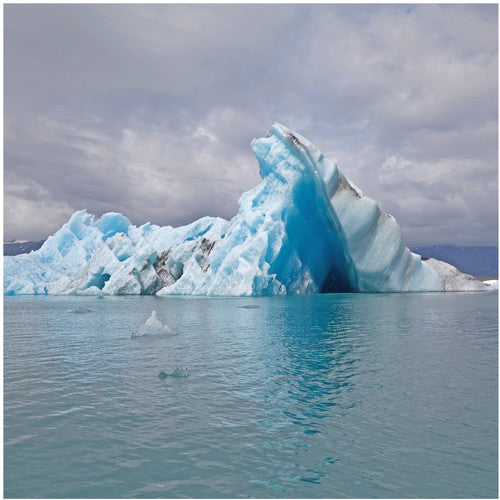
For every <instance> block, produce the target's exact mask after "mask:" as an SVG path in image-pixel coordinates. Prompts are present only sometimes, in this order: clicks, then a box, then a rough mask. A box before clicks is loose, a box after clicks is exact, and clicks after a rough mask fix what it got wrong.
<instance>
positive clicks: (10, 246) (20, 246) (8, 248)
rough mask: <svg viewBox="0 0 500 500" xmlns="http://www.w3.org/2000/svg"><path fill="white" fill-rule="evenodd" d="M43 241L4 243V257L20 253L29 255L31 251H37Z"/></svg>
mask: <svg viewBox="0 0 500 500" xmlns="http://www.w3.org/2000/svg"><path fill="white" fill-rule="evenodd" d="M44 242H45V240H42V241H5V242H4V244H3V254H4V255H18V254H20V253H29V252H31V251H32V250H38V249H39V248H40V247H41V246H42V245H43V244H44Z"/></svg>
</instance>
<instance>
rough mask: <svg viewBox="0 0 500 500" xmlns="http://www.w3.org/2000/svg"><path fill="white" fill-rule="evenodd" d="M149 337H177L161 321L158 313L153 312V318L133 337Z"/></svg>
mask: <svg viewBox="0 0 500 500" xmlns="http://www.w3.org/2000/svg"><path fill="white" fill-rule="evenodd" d="M149 335H176V333H175V332H174V331H173V330H172V329H171V328H169V326H168V325H166V324H164V323H163V322H162V321H160V320H159V319H158V317H157V315H156V311H152V312H151V316H150V317H149V318H148V319H147V320H146V322H145V323H144V324H143V325H142V326H141V327H140V328H139V331H138V332H136V333H134V334H132V337H144V336H149Z"/></svg>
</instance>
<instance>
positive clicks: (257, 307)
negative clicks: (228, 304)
mask: <svg viewBox="0 0 500 500" xmlns="http://www.w3.org/2000/svg"><path fill="white" fill-rule="evenodd" d="M238 309H260V306H256V305H250V304H248V305H245V306H238Z"/></svg>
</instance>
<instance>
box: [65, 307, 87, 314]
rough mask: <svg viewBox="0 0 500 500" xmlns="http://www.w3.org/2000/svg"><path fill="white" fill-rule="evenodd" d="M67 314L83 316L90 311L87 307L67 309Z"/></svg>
mask: <svg viewBox="0 0 500 500" xmlns="http://www.w3.org/2000/svg"><path fill="white" fill-rule="evenodd" d="M68 312H70V313H73V314H85V313H89V312H92V309H89V308H88V307H74V308H73V309H69V310H68Z"/></svg>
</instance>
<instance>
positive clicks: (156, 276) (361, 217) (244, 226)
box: [4, 124, 487, 295]
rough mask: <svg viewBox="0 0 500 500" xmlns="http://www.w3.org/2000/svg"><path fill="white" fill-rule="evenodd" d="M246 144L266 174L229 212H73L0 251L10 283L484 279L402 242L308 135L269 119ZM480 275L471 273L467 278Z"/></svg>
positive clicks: (405, 287)
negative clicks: (196, 216)
mask: <svg viewBox="0 0 500 500" xmlns="http://www.w3.org/2000/svg"><path fill="white" fill-rule="evenodd" d="M251 146H252V149H253V151H254V154H255V156H256V157H257V160H258V162H259V165H260V174H261V177H262V182H261V183H260V184H259V185H258V186H256V187H255V188H253V189H251V190H250V191H248V192H246V193H244V194H243V195H242V196H241V198H240V200H239V203H238V213H237V214H236V215H235V217H233V219H232V220H231V221H226V220H224V219H220V218H213V217H204V218H202V219H200V220H198V221H195V222H193V223H192V224H189V225H187V226H183V227H178V228H172V227H170V226H167V227H158V226H155V225H151V224H149V223H147V224H144V225H143V226H140V227H136V226H134V225H132V224H131V222H130V221H129V220H128V219H127V218H126V217H125V216H123V215H121V214H116V213H108V214H105V215H103V216H102V217H101V218H100V219H97V220H95V219H94V216H92V215H90V214H88V213H87V212H86V211H85V210H82V211H79V212H76V213H75V214H74V215H73V216H72V217H71V219H70V220H69V221H68V222H67V223H66V224H64V226H63V227H62V228H61V229H60V230H59V231H57V232H56V233H55V234H54V235H53V236H51V237H50V238H49V239H48V240H47V241H46V242H45V243H44V245H43V246H42V247H41V248H40V249H39V250H38V251H36V252H32V253H30V254H24V255H17V256H13V257H5V260H4V263H5V264H4V292H5V293H7V294H44V293H45V294H157V295H169V294H196V295H275V294H294V293H295V294H297V293H298V294H305V293H318V292H349V291H360V292H403V291H443V290H461V289H463V287H464V286H468V287H471V286H473V287H476V288H474V289H483V288H487V287H486V286H484V285H482V284H481V283H479V282H476V283H474V284H473V285H471V283H472V282H471V281H470V280H463V279H461V280H460V279H459V280H457V279H454V280H451V279H450V278H449V269H447V268H446V267H445V266H439V265H437V266H436V265H428V264H427V263H426V262H424V261H422V260H421V258H420V256H418V255H416V254H413V253H411V252H410V251H409V250H408V248H407V247H406V246H405V245H404V242H403V239H402V235H401V229H400V227H399V225H398V224H397V222H396V221H395V219H394V218H393V217H392V216H390V215H388V214H385V213H383V212H381V211H380V209H379V208H378V206H377V204H376V203H375V201H373V200H371V199H370V198H368V197H366V196H364V195H363V193H362V192H361V191H360V190H359V189H358V188H357V187H356V186H355V185H354V184H353V183H352V182H350V181H349V180H348V179H347V178H346V177H345V176H344V175H343V174H342V172H340V170H339V169H338V168H337V165H335V164H334V163H333V162H332V161H331V160H330V159H328V158H326V157H325V156H324V155H323V154H322V153H321V152H320V151H319V150H318V149H317V148H316V147H314V146H313V145H312V144H311V143H310V142H309V141H308V140H307V139H305V138H303V137H301V136H299V135H298V134H295V133H293V132H292V131H291V130H289V129H287V128H286V127H284V126H283V125H280V124H274V125H273V127H272V128H271V130H270V132H269V134H268V135H267V137H265V138H261V139H254V140H253V141H252V144H251ZM474 281H476V280H474Z"/></svg>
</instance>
